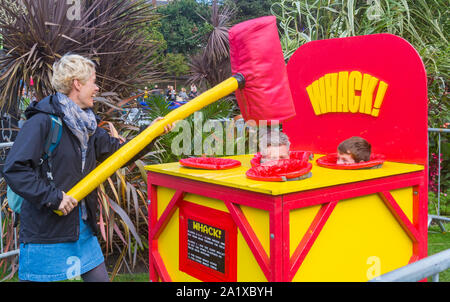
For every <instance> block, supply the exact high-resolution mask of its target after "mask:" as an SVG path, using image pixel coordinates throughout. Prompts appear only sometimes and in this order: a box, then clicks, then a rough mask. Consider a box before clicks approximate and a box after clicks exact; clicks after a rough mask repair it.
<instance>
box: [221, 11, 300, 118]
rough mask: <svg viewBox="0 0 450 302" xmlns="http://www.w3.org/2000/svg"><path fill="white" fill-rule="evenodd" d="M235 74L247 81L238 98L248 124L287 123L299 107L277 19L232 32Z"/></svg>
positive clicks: (250, 22)
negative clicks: (251, 122)
mask: <svg viewBox="0 0 450 302" xmlns="http://www.w3.org/2000/svg"><path fill="white" fill-rule="evenodd" d="M229 41H230V61H231V71H232V73H233V74H237V73H240V74H242V75H243V76H244V78H245V86H244V87H243V88H239V89H238V90H236V98H237V101H238V104H239V108H240V109H241V113H242V115H243V117H244V119H245V120H255V121H260V120H267V121H268V123H270V121H280V122H282V121H285V120H287V119H290V118H292V117H294V116H295V107H294V102H293V100H292V95H291V90H290V88H289V81H288V77H287V71H286V65H285V62H284V56H283V52H282V49H281V43H280V39H279V37H278V30H277V25H276V18H275V17H274V16H267V17H261V18H257V19H252V20H248V21H245V22H242V23H239V24H237V25H235V26H233V27H232V28H231V29H230V30H229Z"/></svg>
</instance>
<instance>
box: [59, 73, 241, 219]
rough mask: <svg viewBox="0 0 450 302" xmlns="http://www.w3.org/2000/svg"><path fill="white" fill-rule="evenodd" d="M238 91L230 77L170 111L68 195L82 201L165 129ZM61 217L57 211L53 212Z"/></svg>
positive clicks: (102, 164)
mask: <svg viewBox="0 0 450 302" xmlns="http://www.w3.org/2000/svg"><path fill="white" fill-rule="evenodd" d="M238 87H239V82H238V80H237V79H236V78H235V77H230V78H228V79H226V80H225V81H223V82H222V83H220V84H218V85H217V86H214V87H213V88H211V89H209V90H208V91H206V92H204V93H202V94H201V95H199V96H198V97H196V98H194V99H193V100H191V101H189V102H188V103H186V104H184V105H183V106H180V107H178V108H177V109H175V110H173V111H171V112H170V113H169V114H167V115H166V116H165V117H164V118H163V119H162V120H160V121H158V122H156V123H155V124H153V125H151V126H149V127H148V128H147V129H145V130H144V131H142V132H141V133H140V134H139V135H137V136H136V137H135V138H133V139H132V140H130V141H129V142H128V143H127V144H125V145H124V146H122V147H121V148H120V149H118V150H117V151H116V152H115V153H114V154H112V155H111V156H110V157H108V158H107V159H106V160H105V161H104V162H102V163H101V164H100V165H98V166H97V167H96V168H95V169H94V170H92V171H91V173H89V174H88V175H86V176H85V177H84V178H83V179H82V180H80V181H79V182H78V183H77V184H76V185H75V186H74V187H73V188H72V189H70V191H69V192H67V195H69V196H72V197H73V198H75V199H76V200H77V201H80V200H82V199H83V198H85V197H86V196H87V195H88V194H89V193H91V192H92V191H93V190H94V189H95V188H97V187H98V186H99V185H100V184H102V183H103V182H104V181H106V180H107V179H108V177H110V176H111V175H112V174H114V172H115V171H117V170H118V169H120V168H121V167H122V166H123V165H124V164H126V163H127V162H128V161H129V160H130V159H132V158H133V157H134V156H135V155H136V154H138V153H139V152H140V151H141V150H142V149H144V148H145V146H147V145H148V144H150V143H151V142H152V140H154V139H155V138H156V137H158V136H159V135H161V134H162V133H164V127H165V126H167V125H170V124H172V123H174V122H176V121H178V120H183V119H185V118H186V117H188V116H189V115H191V114H193V113H194V112H196V111H199V110H200V109H202V108H203V107H205V106H207V105H209V104H211V103H214V102H215V101H218V100H220V99H221V98H223V97H225V96H227V95H229V94H231V93H232V92H234V91H235V90H236V89H238ZM54 212H55V213H56V214H58V215H60V216H62V215H63V213H62V212H61V211H59V210H56V211H54Z"/></svg>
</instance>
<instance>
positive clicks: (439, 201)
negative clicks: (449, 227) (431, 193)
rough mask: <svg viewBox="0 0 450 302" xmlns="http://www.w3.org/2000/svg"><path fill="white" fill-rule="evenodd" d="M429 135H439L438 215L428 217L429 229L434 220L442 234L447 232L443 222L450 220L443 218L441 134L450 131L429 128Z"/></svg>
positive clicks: (449, 130)
mask: <svg viewBox="0 0 450 302" xmlns="http://www.w3.org/2000/svg"><path fill="white" fill-rule="evenodd" d="M428 132H429V133H437V135H438V184H437V186H438V187H437V199H438V203H437V211H436V212H437V214H436V215H428V227H430V224H431V222H432V221H433V220H435V221H436V222H437V224H438V225H439V228H440V229H441V231H442V232H446V229H445V226H444V224H443V221H446V222H449V221H450V219H449V218H448V217H445V216H441V213H440V208H441V161H440V158H441V134H442V133H450V129H443V128H428Z"/></svg>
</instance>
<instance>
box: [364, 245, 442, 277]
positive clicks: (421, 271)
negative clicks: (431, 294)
mask: <svg viewBox="0 0 450 302" xmlns="http://www.w3.org/2000/svg"><path fill="white" fill-rule="evenodd" d="M449 268H450V249H448V250H445V251H442V252H440V253H437V254H434V255H431V256H428V257H426V258H423V259H421V260H419V261H417V262H414V263H411V264H409V265H406V266H404V267H401V268H399V269H396V270H393V271H391V272H389V273H386V274H384V275H381V276H378V277H376V278H374V279H372V280H370V281H369V282H415V281H419V280H422V279H424V278H427V277H430V276H433V281H439V273H440V272H443V271H445V270H447V269H449Z"/></svg>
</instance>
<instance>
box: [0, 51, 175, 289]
mask: <svg viewBox="0 0 450 302" xmlns="http://www.w3.org/2000/svg"><path fill="white" fill-rule="evenodd" d="M95 79H96V75H95V64H94V63H93V62H92V61H90V60H89V59H87V58H85V57H82V56H79V55H76V54H67V55H64V56H63V57H62V58H61V59H60V60H59V61H57V62H55V64H54V65H53V78H52V85H53V87H54V88H55V90H56V91H57V93H56V94H54V95H51V96H48V97H46V98H44V99H42V100H41V101H39V102H33V103H32V104H31V105H30V106H29V107H28V108H27V110H26V111H25V116H26V117H27V121H26V122H25V124H24V125H23V127H22V129H21V131H20V132H19V134H18V136H17V138H16V141H15V143H14V145H13V147H12V150H11V152H10V153H9V156H8V158H7V159H6V162H5V166H4V170H3V174H4V177H5V179H6V181H7V183H8V185H9V186H10V187H11V189H12V190H13V191H14V192H16V193H17V194H19V195H20V196H22V197H23V198H24V202H23V203H22V207H21V212H20V236H19V239H20V256H19V280H21V281H59V280H65V279H70V278H74V277H77V276H80V275H81V277H82V278H83V280H84V281H108V274H107V271H106V267H105V263H104V257H103V254H102V251H101V248H100V245H99V243H98V240H97V237H96V234H97V223H96V221H97V220H96V213H97V198H96V192H95V191H94V192H92V193H91V194H89V195H88V196H87V197H86V198H85V199H83V200H81V201H80V202H77V201H76V200H75V199H74V198H72V197H71V196H68V195H67V194H66V193H65V192H67V191H69V190H70V189H71V188H72V187H73V186H74V185H75V184H76V183H77V182H78V181H80V180H81V179H82V178H83V177H84V176H86V175H87V174H88V173H89V172H90V171H92V170H93V169H94V168H95V167H96V164H97V162H99V161H100V162H101V161H102V160H104V159H106V158H107V157H108V156H110V155H111V154H112V153H114V152H115V151H116V150H117V149H118V148H120V147H121V143H120V142H119V140H118V139H116V138H113V137H110V136H109V135H108V133H107V132H106V131H105V130H104V129H102V128H100V127H98V126H97V118H96V115H95V114H94V112H93V111H92V107H93V105H94V97H95V95H96V93H97V92H98V91H99V88H98V87H97V85H96V84H95ZM50 115H53V116H58V117H60V119H61V121H62V134H61V137H60V140H59V143H58V145H57V146H56V148H55V150H54V151H53V153H52V155H51V157H50V158H48V159H43V152H44V144H45V142H46V139H47V137H48V134H49V132H50V128H51V119H50ZM171 127H172V126H168V127H166V129H165V130H166V132H167V131H170V129H171ZM150 145H151V144H150ZM150 145H149V146H148V147H147V148H145V150H143V151H142V152H141V153H140V154H138V155H137V156H136V157H135V158H134V159H132V160H131V161H133V160H135V159H137V158H138V157H139V156H141V155H143V154H145V153H147V152H148V151H149V149H150V148H151V146H150ZM131 161H130V162H131ZM54 210H60V211H61V212H63V214H64V215H63V216H58V215H56V214H55V213H54Z"/></svg>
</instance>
